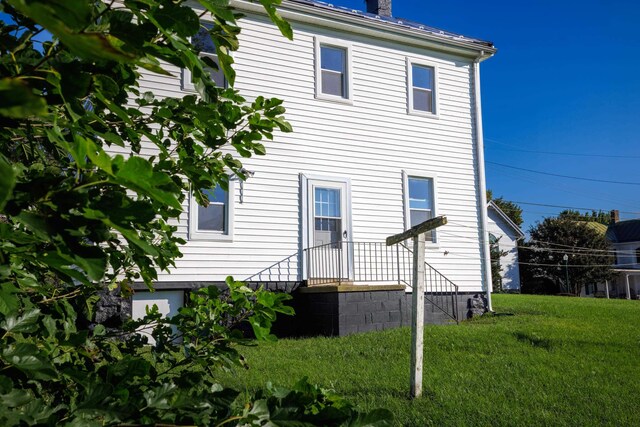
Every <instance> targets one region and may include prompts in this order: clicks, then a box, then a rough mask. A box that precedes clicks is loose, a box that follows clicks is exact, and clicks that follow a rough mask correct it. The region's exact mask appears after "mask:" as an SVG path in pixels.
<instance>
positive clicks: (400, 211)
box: [141, 15, 482, 291]
mask: <svg viewBox="0 0 640 427" xmlns="http://www.w3.org/2000/svg"><path fill="white" fill-rule="evenodd" d="M241 27H242V33H241V34H240V50H239V51H237V52H234V53H233V56H234V60H235V62H236V64H235V69H236V72H237V78H236V84H235V88H236V89H238V90H239V91H240V92H241V94H242V95H243V96H244V97H245V98H247V100H249V101H250V100H252V99H255V97H257V96H260V95H264V96H268V97H277V98H281V99H284V100H285V107H286V108H287V114H286V117H287V120H289V122H290V123H291V124H292V125H293V127H294V133H292V134H282V133H280V132H276V136H275V139H274V141H265V145H266V147H267V155H266V156H256V157H253V158H250V159H243V163H244V165H245V167H246V168H247V169H248V170H251V171H255V176H253V177H252V178H250V179H249V180H248V181H247V182H245V183H244V189H243V195H244V201H243V203H240V188H239V187H240V186H239V185H236V193H235V201H234V207H235V215H234V235H233V241H204V240H193V241H188V242H187V244H186V245H184V247H183V248H182V252H183V257H182V258H179V259H178V260H176V267H175V268H173V269H172V270H171V272H170V273H163V274H161V275H160V277H159V280H160V281H171V282H189V281H198V282H202V281H219V280H223V279H224V278H225V277H226V276H227V275H233V276H234V277H235V278H236V279H243V278H246V277H249V276H251V275H253V274H255V273H258V272H259V271H261V270H263V269H264V268H267V267H269V266H271V265H272V264H274V263H276V262H278V261H280V260H282V259H284V258H286V257H288V256H290V255H293V254H295V253H296V252H297V251H298V250H299V249H300V246H301V238H302V237H301V215H302V213H301V206H300V203H301V202H300V197H301V190H300V174H305V175H314V176H331V177H340V178H348V179H349V180H350V185H351V194H352V197H351V209H352V211H351V215H352V224H353V229H352V230H351V233H350V234H351V236H350V238H351V239H353V240H355V241H368V242H375V241H383V240H384V239H385V238H386V237H387V236H389V235H391V234H395V233H398V232H399V231H401V230H403V229H404V226H405V225H404V224H405V219H404V207H403V189H402V171H403V170H407V171H411V172H415V171H423V172H424V174H425V176H433V175H435V176H436V177H437V188H436V192H437V206H436V211H437V214H439V215H446V216H447V218H448V220H449V224H447V225H446V226H444V227H442V228H441V229H440V230H439V231H438V234H437V236H438V237H437V243H436V244H427V251H426V254H427V255H426V256H427V261H428V262H429V263H430V264H431V265H432V266H434V267H435V268H436V269H438V270H439V271H440V272H441V273H442V274H444V275H445V276H447V277H448V278H449V279H451V280H452V281H453V282H454V283H456V284H457V285H458V286H459V287H460V290H461V291H478V290H480V289H481V286H482V285H481V284H482V269H481V247H480V243H479V235H480V234H479V231H478V224H479V223H480V218H479V211H478V188H479V185H478V182H477V170H476V153H475V140H474V133H475V118H474V105H473V98H472V94H473V81H472V76H473V72H472V64H471V61H470V60H469V59H466V58H462V57H455V56H452V55H449V54H444V53H437V52H430V51H427V50H424V49H420V48H417V47H413V46H403V45H401V44H398V43H394V42H390V41H384V40H382V39H372V38H367V37H364V36H359V35H356V34H352V33H340V32H337V31H331V30H328V29H318V28H313V27H311V26H309V25H301V24H297V23H295V22H293V27H294V41H288V40H286V39H285V38H284V37H282V36H281V35H280V34H279V32H278V30H277V29H276V28H275V26H274V25H273V24H271V23H270V22H268V20H267V19H266V18H264V17H259V16H252V15H249V16H247V17H246V18H244V19H242V21H241ZM316 35H320V36H323V37H331V38H335V39H339V40H342V41H344V42H347V43H350V44H351V47H352V69H351V72H352V81H353V87H352V88H351V90H352V94H353V103H352V104H351V105H350V104H343V103H336V102H330V101H325V100H318V99H315V77H314V75H315V69H314V62H315V53H314V36H316ZM407 58H410V59H414V60H422V61H428V62H430V63H432V64H434V65H436V66H437V67H438V85H437V89H438V93H437V100H438V103H437V111H438V117H437V118H434V117H422V116H417V115H409V114H407V87H406V79H407V78H406V72H407V70H406V68H407ZM165 68H166V69H167V70H168V71H169V72H171V73H172V76H162V75H156V74H152V73H149V72H147V71H144V70H142V71H141V73H142V74H143V80H142V87H141V91H142V92H144V91H152V92H153V93H154V94H155V95H156V96H159V97H163V96H171V97H181V96H184V95H185V94H187V93H189V92H185V91H182V90H181V70H179V69H177V68H176V67H173V66H169V65H167V66H166V67H165ZM229 151H230V152H232V151H231V150H229ZM153 152H154V149H153V146H152V145H151V144H145V145H144V149H143V154H144V155H151V154H153ZM183 206H184V207H185V213H183V214H182V215H181V217H180V220H179V221H178V222H176V224H175V225H177V226H178V230H179V231H178V233H179V234H180V235H181V236H182V237H183V238H185V239H186V240H188V212H187V210H188V201H185V203H184V205H183ZM440 231H441V232H440ZM291 265H292V266H294V267H295V266H296V265H297V259H295V258H293V259H292V261H291Z"/></svg>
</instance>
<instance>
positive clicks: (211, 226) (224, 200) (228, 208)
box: [189, 180, 235, 240]
mask: <svg viewBox="0 0 640 427" xmlns="http://www.w3.org/2000/svg"><path fill="white" fill-rule="evenodd" d="M234 190H235V182H234V181H233V180H229V186H228V190H224V189H223V188H222V187H221V186H220V185H216V187H215V188H212V189H209V190H204V193H205V194H206V195H207V197H208V199H209V204H208V205H207V206H202V205H200V204H198V203H197V202H196V200H195V198H194V197H193V196H192V197H191V206H190V217H189V231H190V232H189V237H190V238H191V239H194V240H203V239H204V240H231V238H232V236H233V200H234V193H235V191H234Z"/></svg>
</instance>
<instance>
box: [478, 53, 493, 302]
mask: <svg viewBox="0 0 640 427" xmlns="http://www.w3.org/2000/svg"><path fill="white" fill-rule="evenodd" d="M483 56H484V51H482V52H480V55H478V57H477V58H476V59H475V60H474V61H473V89H474V104H475V113H476V150H477V159H478V165H477V166H478V184H479V187H480V236H481V239H480V243H481V247H482V259H483V261H484V262H483V269H482V270H483V273H484V274H483V276H484V283H485V291H486V294H487V310H489V311H490V312H493V305H492V303H491V290H492V289H491V288H492V286H493V282H492V280H491V252H490V251H489V232H488V225H487V183H486V177H485V171H484V137H483V133H482V101H481V97H480V60H481V59H482V57H483Z"/></svg>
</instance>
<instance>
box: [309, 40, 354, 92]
mask: <svg viewBox="0 0 640 427" xmlns="http://www.w3.org/2000/svg"><path fill="white" fill-rule="evenodd" d="M316 97H317V98H322V99H331V100H334V101H342V102H345V101H346V102H350V101H351V99H352V97H351V47H350V45H348V44H346V43H344V42H341V41H339V40H333V39H325V38H322V37H316Z"/></svg>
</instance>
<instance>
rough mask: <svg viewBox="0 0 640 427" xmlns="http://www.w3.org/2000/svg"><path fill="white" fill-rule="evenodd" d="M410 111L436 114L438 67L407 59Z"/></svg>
mask: <svg viewBox="0 0 640 427" xmlns="http://www.w3.org/2000/svg"><path fill="white" fill-rule="evenodd" d="M407 69H408V74H409V79H408V86H409V87H408V95H409V100H408V103H409V112H411V113H418V114H427V115H435V114H436V68H435V67H434V66H430V65H424V64H417V63H414V62H411V61H407Z"/></svg>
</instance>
